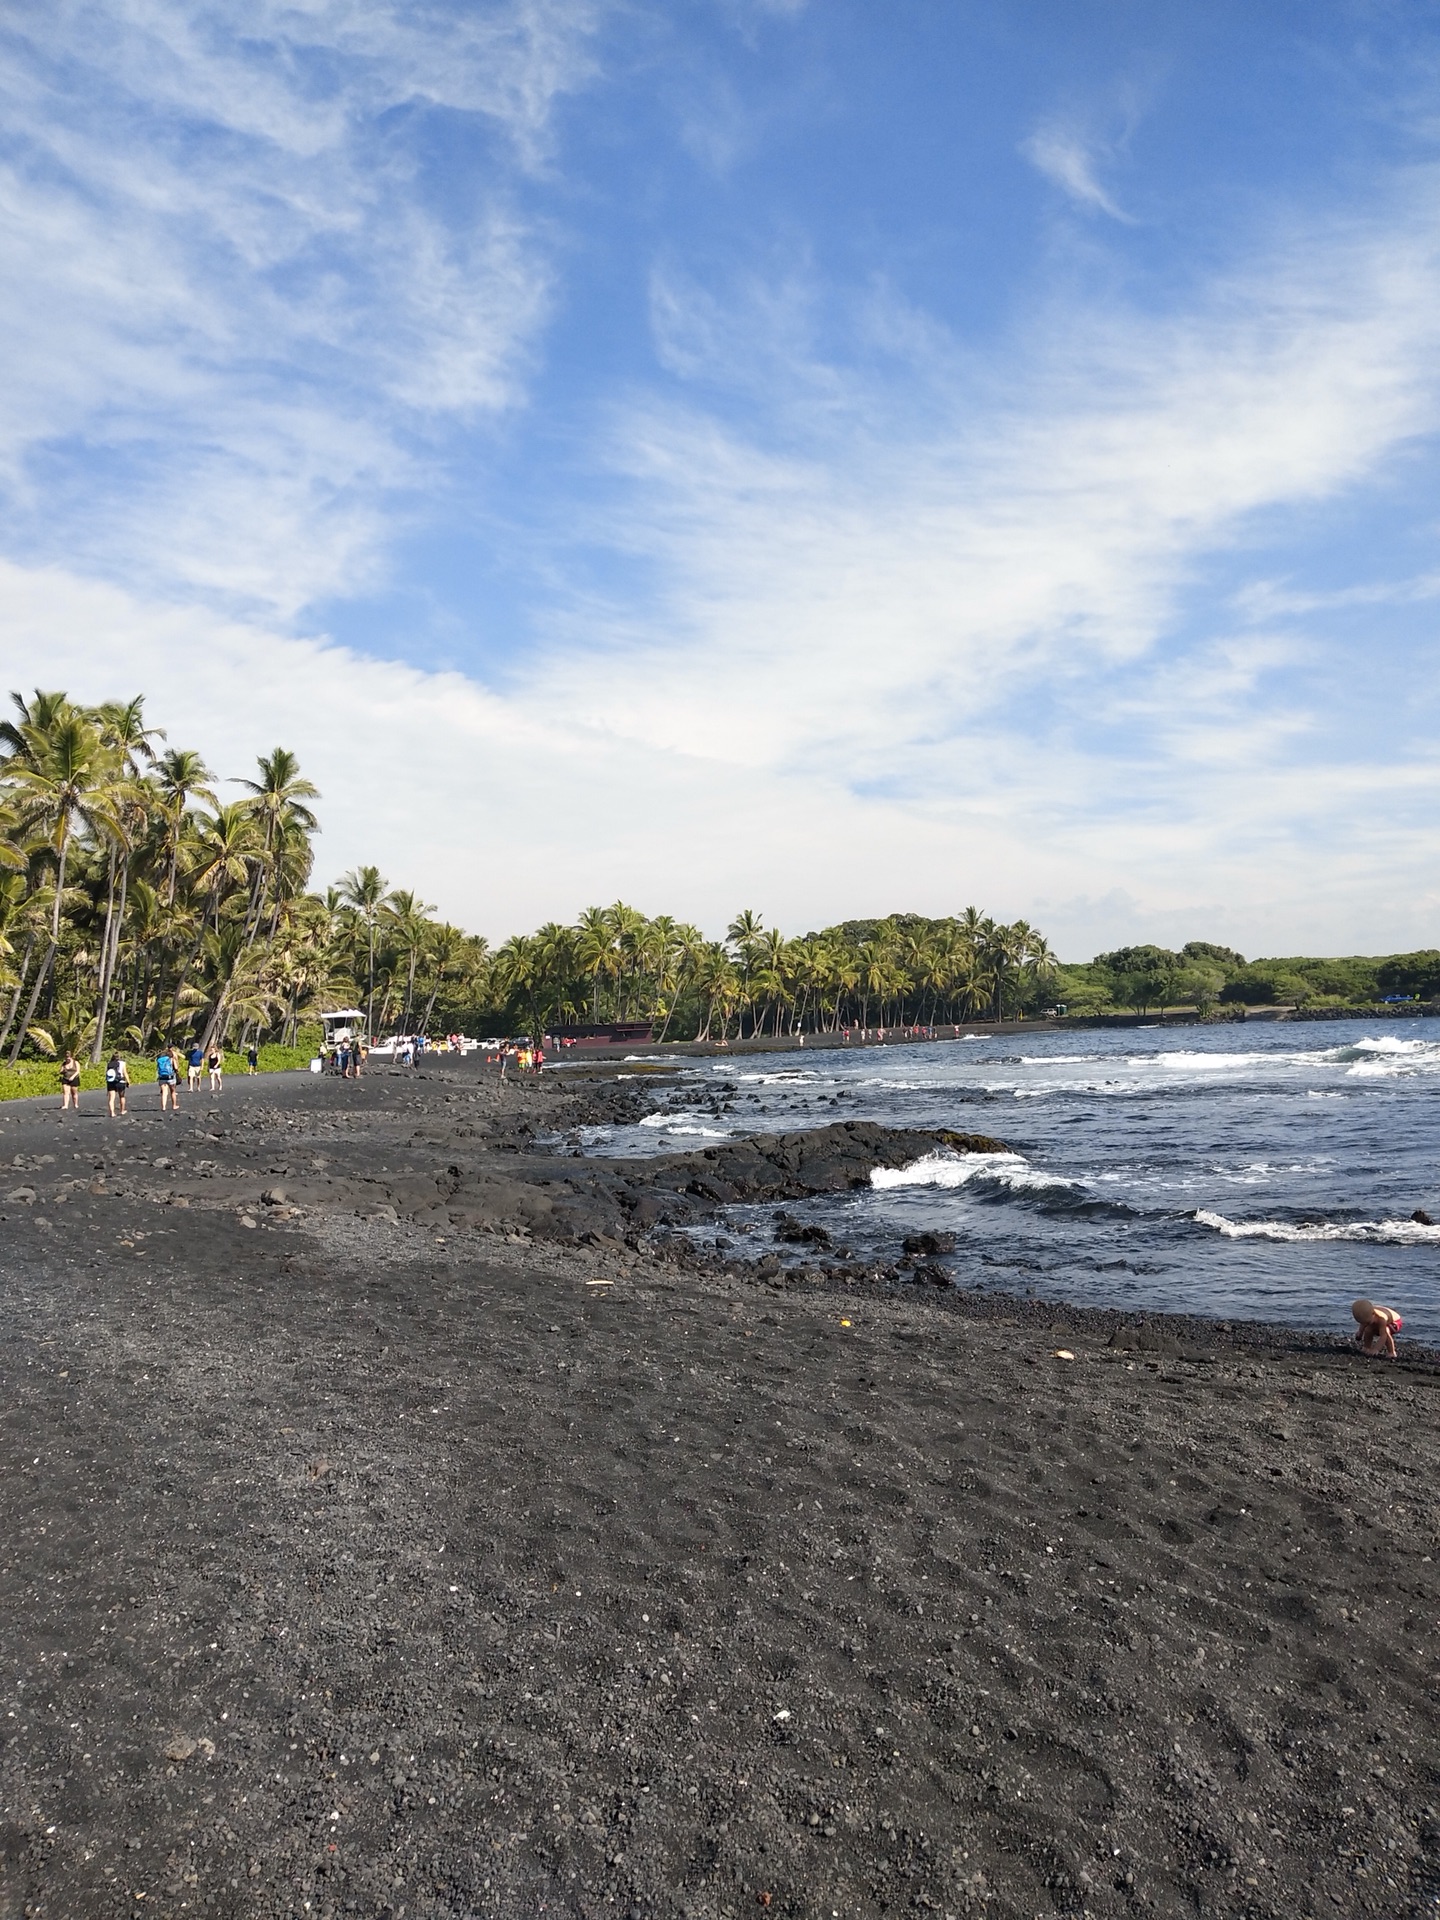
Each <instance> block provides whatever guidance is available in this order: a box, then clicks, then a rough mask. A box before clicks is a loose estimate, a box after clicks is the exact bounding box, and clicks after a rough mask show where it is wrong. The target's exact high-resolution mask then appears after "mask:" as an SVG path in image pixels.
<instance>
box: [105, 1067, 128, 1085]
mask: <svg viewBox="0 0 1440 1920" xmlns="http://www.w3.org/2000/svg"><path fill="white" fill-rule="evenodd" d="M105 1084H106V1086H107V1087H123V1086H124V1084H125V1082H124V1079H123V1077H122V1075H121V1072H120V1069H119V1067H106V1069H105Z"/></svg>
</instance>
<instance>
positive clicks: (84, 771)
mask: <svg viewBox="0 0 1440 1920" xmlns="http://www.w3.org/2000/svg"><path fill="white" fill-rule="evenodd" d="M11 702H12V707H13V717H12V718H10V719H7V720H5V721H4V722H0V996H3V998H0V1056H3V1057H4V1058H5V1059H6V1060H7V1061H8V1062H9V1063H10V1064H12V1065H13V1064H14V1062H15V1061H16V1060H17V1059H18V1058H19V1057H20V1055H21V1054H22V1052H30V1053H35V1054H40V1055H49V1056H53V1055H55V1054H57V1053H61V1052H66V1051H73V1052H75V1053H76V1054H88V1056H89V1058H90V1059H91V1061H92V1062H98V1061H99V1060H100V1059H101V1058H102V1056H103V1055H104V1053H105V1051H106V1049H107V1048H108V1047H111V1046H119V1045H124V1046H127V1047H130V1048H134V1049H138V1050H140V1051H142V1052H143V1051H146V1050H149V1049H152V1048H153V1047H154V1046H156V1045H157V1044H158V1043H159V1042H160V1041H161V1040H170V1041H176V1040H188V1039H197V1040H199V1042H200V1044H201V1045H202V1046H205V1047H209V1046H210V1045H212V1044H214V1043H216V1042H219V1043H221V1044H227V1043H229V1044H233V1043H237V1042H239V1043H244V1042H245V1041H247V1040H257V1041H258V1040H265V1039H270V1040H276V1041H279V1042H280V1043H282V1044H283V1043H287V1042H288V1043H290V1044H293V1043H294V1042H295V1039H296V1036H297V1033H298V1029H299V1027H300V1024H301V1022H302V1021H303V1020H305V1019H306V1018H307V1016H314V1015H315V1014H317V1013H318V1012H320V1011H322V1010H324V1009H326V1008H328V1007H332V1006H337V1005H343V1004H345V1001H346V999H347V997H354V996H356V995H360V994H363V995H364V996H365V999H366V1004H367V1009H368V1011H369V1013H370V1017H371V1022H372V1030H373V1028H374V1026H375V1025H377V1024H383V1023H388V1022H391V1021H399V1022H401V1023H402V1024H413V1025H417V1026H418V1025H420V1024H422V1023H423V1022H424V1021H427V1020H429V1019H430V1017H431V1016H432V1015H433V1013H434V1012H435V1009H436V1005H437V1002H438V1001H439V1000H440V999H441V998H442V996H444V995H446V994H447V993H448V994H449V995H450V997H451V998H452V999H458V1000H459V1001H460V1002H461V1003H464V1001H465V1000H466V998H467V995H468V992H469V988H470V983H471V982H472V981H473V979H474V977H475V974H476V969H477V968H479V967H481V966H483V960H484V954H485V945H484V942H483V941H479V942H477V941H474V940H472V939H470V938H469V937H468V936H467V935H465V934H464V933H462V932H461V931H460V929H459V928H457V927H453V926H449V925H447V924H445V923H443V922H437V921H435V920H433V919H432V918H431V917H430V914H431V911H432V910H431V909H430V908H429V907H427V906H426V905H425V904H424V903H423V902H422V901H420V900H419V899H417V898H416V896H415V895H414V894H413V893H410V892H407V891H404V890H391V889H390V888H389V886H388V885H387V883H386V882H385V880H384V879H383V878H382V877H381V876H380V874H379V873H378V872H377V871H376V870H375V869H374V868H373V867H361V868H358V869H357V870H356V871H355V872H353V873H350V874H347V875H345V876H344V878H343V879H342V880H340V881H339V882H337V883H336V884H335V885H334V886H332V887H328V888H327V889H326V890H325V892H324V893H317V892H313V891H311V890H310V887H309V882H310V878H311V869H312V866H313V863H314V852H313V839H314V835H315V833H316V831H317V826H318V823H317V821H316V817H315V814H314V812H313V811H312V809H311V805H310V803H311V802H312V801H313V800H315V799H317V798H318V795H317V793H316V790H315V787H314V785H313V784H312V782H311V781H309V780H307V779H306V778H305V776H304V774H303V773H302V772H301V769H300V765H299V762H298V761H297V759H296V757H295V755H294V754H293V753H292V752H290V751H289V750H288V749H287V748H284V747H277V748H276V749H275V750H274V752H273V753H270V754H268V755H266V756H264V757H262V758H261V759H260V760H259V761H257V763H256V767H255V777H254V778H253V779H246V780H241V781H238V782H235V783H233V784H236V785H238V786H239V787H240V789H241V796H242V797H241V798H239V799H237V800H232V801H222V800H221V799H220V798H218V796H217V794H216V791H215V785H216V779H215V775H214V774H213V773H212V771H211V769H210V768H209V767H208V766H207V765H206V763H205V761H204V759H203V758H202V756H201V755H200V754H199V753H198V752H195V751H194V750H192V749H189V748H177V747H167V746H166V745H165V744H164V742H165V734H164V731H163V730H162V729H161V728H158V727H153V726H151V725H149V724H148V721H147V718H146V714H145V702H144V699H143V697H137V698H136V699H134V700H130V701H126V702H107V703H105V704H103V705H101V706H97V707H85V706H80V705H78V704H76V703H75V702H73V701H71V700H70V699H69V698H68V697H67V696H66V695H65V694H63V693H42V692H37V693H36V694H35V696H34V698H33V699H31V700H25V699H23V698H22V697H21V696H20V695H18V694H12V695H11ZM447 1010H448V1009H447Z"/></svg>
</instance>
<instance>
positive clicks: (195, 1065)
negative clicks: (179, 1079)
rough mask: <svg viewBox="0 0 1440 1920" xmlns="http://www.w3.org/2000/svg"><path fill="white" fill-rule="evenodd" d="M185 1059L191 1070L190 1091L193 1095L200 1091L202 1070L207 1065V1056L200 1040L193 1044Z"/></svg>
mask: <svg viewBox="0 0 1440 1920" xmlns="http://www.w3.org/2000/svg"><path fill="white" fill-rule="evenodd" d="M185 1058H186V1065H187V1067H188V1068H189V1081H190V1091H191V1093H198V1092H199V1091H200V1070H201V1068H202V1067H203V1066H204V1065H205V1055H204V1052H203V1050H202V1049H201V1046H200V1042H199V1041H198V1040H196V1041H195V1042H194V1043H193V1044H192V1046H191V1048H190V1051H189V1053H188V1054H187V1055H186V1057H185Z"/></svg>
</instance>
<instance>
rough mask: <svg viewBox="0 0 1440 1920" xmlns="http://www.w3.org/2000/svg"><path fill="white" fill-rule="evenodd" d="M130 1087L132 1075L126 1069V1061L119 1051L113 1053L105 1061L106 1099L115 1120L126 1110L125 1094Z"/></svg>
mask: <svg viewBox="0 0 1440 1920" xmlns="http://www.w3.org/2000/svg"><path fill="white" fill-rule="evenodd" d="M129 1088H130V1075H129V1074H128V1073H127V1072H126V1071H125V1062H124V1061H123V1060H122V1059H121V1058H120V1056H119V1054H118V1053H112V1054H111V1056H110V1058H109V1059H108V1060H107V1061H106V1062H105V1099H106V1104H107V1105H108V1106H109V1108H110V1118H111V1119H112V1120H113V1119H115V1117H116V1116H117V1115H118V1114H122V1113H124V1111H125V1095H126V1093H127V1092H128V1091H129Z"/></svg>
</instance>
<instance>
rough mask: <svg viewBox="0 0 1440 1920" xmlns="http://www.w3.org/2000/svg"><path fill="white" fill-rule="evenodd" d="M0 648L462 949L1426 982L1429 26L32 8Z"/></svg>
mask: <svg viewBox="0 0 1440 1920" xmlns="http://www.w3.org/2000/svg"><path fill="white" fill-rule="evenodd" d="M0 88H3V94H4V112H3V114H0V256H3V257H0V267H3V271H0V365H3V366H4V367H5V368H6V369H7V371H6V375H5V379H4V382H3V385H0V661H3V665H4V667H5V669H6V673H7V679H6V682H5V684H7V685H12V686H20V687H29V686H32V685H35V684H41V685H57V684H58V685H68V686H69V688H70V689H71V691H72V692H73V693H74V694H75V695H76V696H77V697H87V698H101V697H105V696H108V695H112V694H129V693H130V692H132V691H134V690H136V689H143V690H144V691H146V693H147V694H148V696H149V699H150V704H151V709H152V712H153V714H154V717H155V718H156V719H158V720H160V721H161V722H163V723H164V724H165V725H167V726H168V728H169V730H170V734H171V737H172V739H174V740H175V741H176V742H178V743H181V744H196V745H199V746H201V747H202V748H203V749H204V750H205V751H206V753H207V754H208V756H209V757H210V758H211V760H212V763H213V764H214V765H215V766H216V768H217V770H218V771H219V772H221V773H222V774H225V775H231V776H233V775H238V774H240V773H243V772H244V771H245V770H246V767H247V765H248V763H249V762H250V761H251V760H252V759H253V757H254V755H255V754H257V753H260V752H262V751H265V750H268V749H269V748H270V747H271V746H272V745H274V744H276V742H278V741H283V742H284V743H285V744H288V745H292V746H294V747H295V748H296V749H297V750H298V751H299V752H300V754H301V756H302V758H303V760H304V762H305V764H306V766H307V768H308V769H309V770H310V771H311V772H312V773H313V774H314V777H315V778H316V779H317V781H318V782H319V784H320V785H321V787H322V790H323V792H324V796H325V798H324V803H323V805H322V808H321V812H322V817H323V820H324V825H325V834H324V839H323V842H322V848H321V856H320V857H321V871H320V873H319V874H318V875H317V877H318V878H320V879H324V878H328V877H330V876H331V875H333V874H334V873H338V872H339V871H340V870H341V869H343V868H344V867H346V866H349V865H351V864H353V863H354V862H355V861H357V860H362V859H376V860H378V861H379V862H380V863H381V864H382V866H383V867H384V868H385V870H386V871H387V873H388V874H389V875H390V876H391V878H392V879H393V880H395V881H396V882H397V883H399V882H404V883H407V884H412V885H415V886H417V887H418V889H419V890H420V891H421V892H422V894H423V895H424V896H425V897H426V898H427V899H428V900H431V901H433V902H434V903H435V904H436V905H437V906H438V907H439V908H440V909H441V910H443V911H444V912H445V913H447V914H448V915H450V916H451V917H452V918H455V919H457V920H459V921H460V922H462V923H463V924H466V925H468V926H470V927H472V928H474V929H476V930H480V931H484V932H486V933H488V934H490V935H491V936H492V937H503V936H504V935H506V934H507V933H509V932H512V931H515V930H517V929H520V928H524V927H527V926H531V925H534V924H536V923H537V922H538V921H540V920H542V919H545V918H550V917H563V918H568V917H570V916H572V915H573V914H574V913H575V912H576V911H577V910H578V909H579V908H580V907H581V906H582V905H584V904H586V903H588V902H590V901H595V900H608V899H613V898H615V897H624V898H627V899H631V900H633V901H634V902H635V903H636V904H638V905H640V906H642V907H644V908H646V909H647V910H649V911H651V912H658V911H670V912H673V913H676V914H680V915H683V916H684V917H686V918H689V919H693V920H695V921H697V922H699V923H700V924H701V925H703V926H705V927H706V928H707V929H709V930H712V931H715V930H719V929H720V928H721V927H723V925H724V923H725V922H726V921H727V920H728V919H729V918H730V917H731V915H732V914H733V913H734V911H735V910H736V909H737V908H738V907H740V906H742V905H749V906H752V907H755V908H757V909H759V910H760V911H761V912H762V913H763V914H764V915H765V916H766V918H767V920H769V921H770V922H772V923H778V924H780V925H782V926H784V927H785V928H786V929H787V930H789V931H801V930H803V929H804V928H806V927H811V926H817V925H820V924H824V923H825V922H828V921H832V920H836V919H840V918H844V917H850V916H854V915H859V914H865V913H876V912H884V911H887V910H896V909H903V908H907V907H908V908H913V909H916V910H919V911H925V912H934V913H940V912H947V911H955V910H958V909H959V908H960V907H962V906H964V905H966V904H968V903H970V902H975V903H976V904H979V905H981V906H984V907H987V908H988V909H990V910H991V911H994V912H996V913H1000V914H1004V915H1005V916H1006V917H1011V916H1014V915H1017V914H1021V913H1023V914H1026V915H1027V916H1029V917H1030V918H1032V919H1034V920H1036V921H1037V922H1038V923H1039V924H1040V925H1041V926H1043V927H1044V928H1045V930H1046V931H1047V932H1048V933H1049V934H1050V936H1051V938H1052V940H1053V941H1054V943H1055V944H1056V945H1057V946H1058V947H1059V948H1060V950H1061V951H1062V952H1063V953H1065V954H1067V955H1068V956H1070V957H1085V956H1087V955H1088V954H1089V953H1091V952H1093V951H1095V950H1097V949H1098V948H1100V947H1103V946H1106V945H1111V944H1115V943H1116V942H1119V941H1121V940H1128V939H1137V938H1152V939H1159V940H1167V941H1170V940H1174V941H1179V940H1183V939H1185V938H1187V937H1196V936H1209V937H1218V938H1224V939H1227V940H1229V941H1231V942H1232V943H1233V944H1236V945H1239V946H1241V947H1242V948H1243V949H1244V950H1246V951H1247V952H1255V951H1264V952H1286V951H1297V950H1310V951H1356V950H1361V951H1378V950H1384V949H1387V948H1391V947H1402V946H1411V945H1421V944H1433V943H1434V942H1435V941H1436V939H1437V929H1436V908H1437V904H1440V887H1437V883H1436V880H1435V876H1434V871H1433V863H1432V859H1431V851H1430V839H1431V821H1432V818H1433V815H1434V813H1435V810H1436V799H1437V789H1440V754H1437V751H1436V747H1435V738H1436V724H1435V723H1436V717H1437V716H1436V698H1435V673H1434V652H1435V634H1436V609H1437V602H1440V557H1437V552H1436V518H1437V499H1440V495H1437V486H1436V480H1437V448H1436V430H1437V422H1440V354H1437V347H1440V167H1437V151H1436V147H1437V136H1440V23H1437V21H1436V18H1435V16H1434V14H1433V12H1432V11H1431V10H1430V9H1426V8H1420V7H1416V6H1414V5H1395V6H1389V5H1378V4H1377V5H1353V6H1347V5H1344V4H1337V5H1335V6H1332V7H1326V8H1322V9H1316V8H1313V7H1308V6H1300V5H1293V6H1287V5H1281V4H1275V5H1270V6H1266V7H1263V8H1256V7H1254V6H1246V5H1239V4H1235V5H1226V4H1222V3H1217V0H1205V4H1198V3H1197V4H1194V5H1186V4H1179V5H1175V6H1171V7H1166V8H1163V9H1156V8H1153V7H1149V6H1142V5H1140V4H1118V3H1117V4H1099V3H1094V0H1072V3H1071V4H1067V5H1066V6H1065V7H1063V8H1057V7H1055V6H1054V5H1052V4H1041V3H1038V0H1037V4H1019V3H1017V4H1009V5H1001V6H996V5H993V4H983V5H982V4H973V5H971V4H965V3H964V0H943V3H941V0H886V4H885V5H883V6H882V5H878V4H875V0H868V4H861V3H860V0H768V3H766V0H670V4H667V5H663V6H662V5H658V4H655V5H647V4H644V0H630V4H625V5H620V4H616V5H608V4H606V3H605V0H497V3H496V4H476V3H475V0H470V3H468V4H446V3H444V0H429V3H428V4H426V3H425V0H408V3H407V4H399V3H398V0H395V3H393V4H392V3H389V0H384V3H379V0H294V4H289V5H285V4H280V3H279V0H250V4H248V5H246V6H243V7H242V6H239V5H221V4H209V5H207V4H204V3H203V0H188V4H181V3H180V0H110V3H109V4H107V5H105V6H103V7H97V6H93V5H79V4H67V0H47V3H46V4H39V3H38V0H35V3H32V0H18V4H17V5H15V6H13V7H12V8H11V9H10V10H9V11H8V13H7V16H6V21H5V23H4V26H3V28H0Z"/></svg>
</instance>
